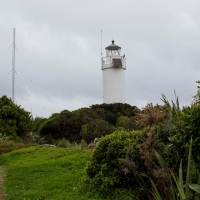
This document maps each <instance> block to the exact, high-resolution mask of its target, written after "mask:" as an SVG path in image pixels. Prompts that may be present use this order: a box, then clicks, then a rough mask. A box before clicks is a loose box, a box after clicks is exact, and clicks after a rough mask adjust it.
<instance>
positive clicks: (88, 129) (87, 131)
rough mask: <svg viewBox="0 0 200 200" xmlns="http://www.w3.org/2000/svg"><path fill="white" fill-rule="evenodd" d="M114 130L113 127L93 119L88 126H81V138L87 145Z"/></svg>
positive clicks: (105, 122)
mask: <svg viewBox="0 0 200 200" xmlns="http://www.w3.org/2000/svg"><path fill="white" fill-rule="evenodd" d="M113 130H114V128H113V126H112V125H110V124H109V123H108V122H107V121H105V120H102V119H95V120H93V121H91V122H90V123H89V124H84V125H82V128H81V132H80V133H81V136H82V139H83V140H85V141H86V142H87V143H90V142H92V141H93V140H94V139H95V138H100V137H101V136H105V135H108V134H110V133H112V132H113Z"/></svg>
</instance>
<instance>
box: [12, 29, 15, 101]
mask: <svg viewBox="0 0 200 200" xmlns="http://www.w3.org/2000/svg"><path fill="white" fill-rule="evenodd" d="M12 101H13V102H14V101H15V28H14V29H13V52H12Z"/></svg>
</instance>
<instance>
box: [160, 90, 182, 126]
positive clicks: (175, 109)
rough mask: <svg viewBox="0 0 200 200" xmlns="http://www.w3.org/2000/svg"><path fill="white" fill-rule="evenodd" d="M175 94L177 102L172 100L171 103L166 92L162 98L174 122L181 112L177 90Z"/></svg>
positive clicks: (169, 117)
mask: <svg viewBox="0 0 200 200" xmlns="http://www.w3.org/2000/svg"><path fill="white" fill-rule="evenodd" d="M174 94H175V102H173V101H171V103H172V104H170V103H169V101H168V100H167V98H166V96H165V95H164V94H162V99H161V100H162V101H163V102H164V103H165V105H166V106H167V111H168V112H167V114H168V120H169V121H170V122H172V123H175V122H176V120H177V119H178V117H179V116H180V112H181V109H180V106H179V100H178V96H177V95H176V92H175V91H174Z"/></svg>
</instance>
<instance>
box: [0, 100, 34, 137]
mask: <svg viewBox="0 0 200 200" xmlns="http://www.w3.org/2000/svg"><path fill="white" fill-rule="evenodd" d="M31 119H32V116H31V114H30V112H27V111H25V110H24V109H23V108H21V106H20V105H19V106H18V105H17V104H15V103H13V102H12V100H11V99H9V98H8V97H7V96H2V97H1V98H0V132H1V133H2V134H4V135H7V136H11V138H13V139H14V138H15V137H16V136H20V137H21V136H25V135H26V134H27V132H29V131H30V130H31V128H32V120H31Z"/></svg>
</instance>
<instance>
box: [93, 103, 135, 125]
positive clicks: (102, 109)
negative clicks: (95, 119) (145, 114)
mask: <svg viewBox="0 0 200 200" xmlns="http://www.w3.org/2000/svg"><path fill="white" fill-rule="evenodd" d="M90 108H91V109H92V110H94V111H96V113H98V114H99V116H101V117H103V118H102V119H104V120H106V121H107V122H109V123H110V124H112V125H114V126H115V124H116V123H117V120H118V118H119V117H120V116H127V117H133V116H135V113H136V110H138V108H137V107H136V106H131V105H129V104H126V103H124V104H123V103H111V104H105V103H104V104H99V105H98V104H97V105H92V106H90Z"/></svg>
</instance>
